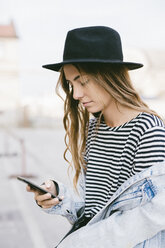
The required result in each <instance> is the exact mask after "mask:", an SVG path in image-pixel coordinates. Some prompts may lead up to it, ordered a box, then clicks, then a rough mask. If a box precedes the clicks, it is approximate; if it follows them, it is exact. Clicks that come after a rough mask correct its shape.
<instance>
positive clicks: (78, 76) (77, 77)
mask: <svg viewBox="0 0 165 248" xmlns="http://www.w3.org/2000/svg"><path fill="white" fill-rule="evenodd" d="M79 78H80V75H77V76H76V77H75V78H74V79H73V81H76V80H77V79H79ZM66 81H67V82H68V83H69V82H70V80H68V79H66Z"/></svg>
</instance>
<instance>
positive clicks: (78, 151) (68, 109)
mask: <svg viewBox="0 0 165 248" xmlns="http://www.w3.org/2000/svg"><path fill="white" fill-rule="evenodd" d="M74 66H75V67H76V68H77V69H78V71H79V72H80V73H81V72H83V73H85V74H86V75H88V76H89V77H92V78H93V79H94V80H95V82H96V83H98V84H99V85H101V86H102V87H103V88H104V89H105V90H106V91H107V92H109V94H110V95H111V96H112V97H113V98H114V100H115V101H116V103H119V104H121V105H124V106H127V107H129V108H131V109H134V110H137V111H139V112H147V113H150V114H154V115H157V116H158V114H157V113H156V112H155V111H153V110H151V109H150V108H149V107H148V106H147V104H146V103H144V102H143V100H142V99H141V97H140V96H139V94H138V93H137V92H136V90H135V89H134V87H133V85H132V82H131V80H130V77H129V73H128V69H127V68H126V67H125V66H123V65H110V64H103V63H102V64H101V63H82V64H75V65H74ZM60 86H61V87H62V89H63V91H64V92H65V94H66V98H65V100H64V118H63V124H64V128H65V130H66V135H65V144H66V150H65V152H64V159H65V160H66V161H67V162H68V163H69V165H70V166H71V167H73V166H74V169H75V176H74V179H73V183H74V187H75V188H76V185H77V181H78V178H79V174H80V172H81V168H84V169H86V166H85V161H84V158H83V156H84V153H85V145H86V138H87V129H88V124H89V113H88V112H87V110H86V109H84V108H83V107H82V105H81V104H80V103H79V101H78V100H75V99H74V98H73V89H72V88H70V86H69V84H68V82H67V81H66V79H65V75H64V71H63V68H62V69H61V71H60V77H59V80H58V83H57V87H56V92H57V94H58V95H59V87H60ZM96 116H99V115H98V114H97V113H96ZM158 117H159V116H158ZM98 120H99V117H98ZM98 122H99V121H98ZM67 151H69V152H70V153H71V156H72V161H68V159H67V158H66V154H67ZM72 165H73V166H72ZM70 166H69V167H70Z"/></svg>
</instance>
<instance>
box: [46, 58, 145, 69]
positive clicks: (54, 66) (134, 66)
mask: <svg viewBox="0 0 165 248" xmlns="http://www.w3.org/2000/svg"><path fill="white" fill-rule="evenodd" d="M74 63H105V64H115V65H125V66H126V67H127V68H128V70H135V69H139V68H141V67H143V64H140V63H134V62H123V61H117V60H110V61H107V60H93V59H92V60H90V59H88V60H87V59H86V60H82V59H81V60H67V61H64V62H61V63H56V64H47V65H43V66H42V67H43V68H46V69H49V70H52V71H57V72H58V71H59V70H60V68H61V67H62V66H63V65H66V64H74Z"/></svg>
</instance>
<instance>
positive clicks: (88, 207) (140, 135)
mask: <svg viewBox="0 0 165 248" xmlns="http://www.w3.org/2000/svg"><path fill="white" fill-rule="evenodd" d="M96 122H97V119H92V120H91V121H90V125H89V130H88V139H87V143H86V154H85V160H86V161H87V172H86V202H85V215H86V216H87V217H89V216H91V215H95V214H96V213H97V212H98V211H99V210H100V209H101V208H102V207H103V206H104V205H105V204H106V202H107V201H108V200H109V199H110V197H111V196H112V195H113V194H114V193H115V192H116V190H117V189H118V188H119V186H121V184H122V183H124V182H125V181H126V180H127V179H128V178H129V177H131V176H132V175H134V174H135V173H138V172H140V171H141V170H143V169H145V168H147V167H149V166H151V165H152V164H154V163H155V162H161V161H163V160H164V159H165V127H164V124H163V122H162V121H161V120H160V119H159V118H158V117H156V116H154V115H151V114H147V113H141V114H139V115H138V116H137V117H136V118H134V119H133V120H131V121H130V122H127V123H125V124H124V125H121V126H119V127H113V128H111V127H109V126H107V125H106V124H105V123H104V122H101V123H100V126H99V128H98V130H96Z"/></svg>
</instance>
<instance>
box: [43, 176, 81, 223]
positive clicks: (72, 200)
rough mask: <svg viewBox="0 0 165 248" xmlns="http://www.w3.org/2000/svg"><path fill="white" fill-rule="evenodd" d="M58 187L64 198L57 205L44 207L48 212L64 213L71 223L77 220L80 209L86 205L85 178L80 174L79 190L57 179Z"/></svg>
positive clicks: (60, 194)
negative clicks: (76, 190)
mask: <svg viewBox="0 0 165 248" xmlns="http://www.w3.org/2000/svg"><path fill="white" fill-rule="evenodd" d="M55 184H56V188H57V187H58V196H59V197H60V196H64V199H63V200H62V201H61V202H60V203H59V204H58V205H56V206H53V207H51V208H49V209H42V210H43V211H44V212H46V213H48V214H57V215H62V216H64V217H66V218H67V219H68V221H69V222H70V223H71V224H74V222H75V221H76V220H77V212H78V210H79V209H80V208H81V207H83V206H84V202H85V200H84V198H85V196H84V178H83V175H81V176H80V179H79V182H78V192H75V190H73V189H71V188H69V187H68V186H66V185H65V184H63V183H61V182H58V181H55Z"/></svg>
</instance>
